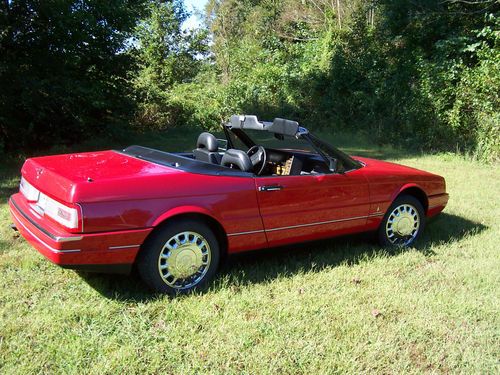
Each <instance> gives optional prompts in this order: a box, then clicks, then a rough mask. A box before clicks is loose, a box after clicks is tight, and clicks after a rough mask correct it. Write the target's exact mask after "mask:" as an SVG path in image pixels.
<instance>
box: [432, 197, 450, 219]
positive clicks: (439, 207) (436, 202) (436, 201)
mask: <svg viewBox="0 0 500 375" xmlns="http://www.w3.org/2000/svg"><path fill="white" fill-rule="evenodd" d="M448 198H449V195H448V194H447V193H443V194H437V195H431V196H429V198H428V199H429V207H428V209H427V217H433V216H436V215H437V214H438V213H440V212H441V211H443V210H444V208H445V207H446V204H447V203H448Z"/></svg>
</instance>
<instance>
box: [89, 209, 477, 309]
mask: <svg viewBox="0 0 500 375" xmlns="http://www.w3.org/2000/svg"><path fill="white" fill-rule="evenodd" d="M486 228H487V227H486V226H484V225H482V224H479V223H475V222H472V221H470V220H467V219H464V218H462V217H460V216H456V215H451V214H447V213H443V214H441V215H440V216H438V217H437V218H435V219H434V220H432V221H431V222H430V223H429V225H428V226H427V228H426V231H425V232H424V235H423V237H422V238H421V239H420V241H419V242H418V243H417V246H416V247H415V249H416V250H417V251H419V252H421V253H422V254H424V255H425V256H428V257H430V256H433V255H434V251H433V248H434V246H437V245H440V244H443V243H450V242H455V241H460V240H461V239H462V238H464V237H465V236H467V235H469V234H477V233H479V232H481V231H483V230H485V229H486ZM374 237H375V236H374V234H373V233H365V234H358V235H353V236H344V237H337V238H332V239H328V240H322V241H315V242H309V243H304V244H298V245H293V246H286V247H281V248H275V249H266V250H260V251H254V252H248V253H244V254H239V255H233V256H231V257H229V258H228V260H227V261H226V262H225V263H224V264H223V265H222V267H221V269H220V271H219V276H218V277H216V281H215V282H214V283H213V285H212V288H214V289H215V290H217V289H218V288H221V287H223V285H227V283H229V285H231V284H233V285H248V284H255V283H266V282H269V281H271V280H273V279H275V278H278V277H287V276H293V275H294V274H297V273H305V272H310V271H314V272H318V271H321V270H322V269H325V268H329V267H335V266H338V265H341V264H344V265H349V266H352V265H356V264H358V263H360V262H361V261H369V260H370V259H371V258H374V257H377V256H398V255H399V254H401V253H404V252H405V251H407V250H406V249H403V248H400V249H387V248H382V247H380V246H379V245H378V244H376V243H375V240H374ZM79 275H80V276H81V277H82V278H83V280H85V281H86V282H87V283H88V284H89V285H90V286H92V287H93V288H95V289H96V290H97V291H98V292H99V293H101V294H102V295H103V296H104V297H106V298H111V299H116V300H121V301H126V302H145V301H148V300H153V299H156V298H158V295H157V294H155V293H152V292H150V291H149V290H148V289H147V288H146V286H145V285H144V284H143V283H142V282H141V281H140V280H139V278H138V277H137V276H136V275H132V276H121V275H102V274H90V273H83V272H81V273H79Z"/></svg>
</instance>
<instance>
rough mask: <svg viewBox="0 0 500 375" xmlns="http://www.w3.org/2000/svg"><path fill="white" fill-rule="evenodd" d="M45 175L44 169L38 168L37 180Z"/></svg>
mask: <svg viewBox="0 0 500 375" xmlns="http://www.w3.org/2000/svg"><path fill="white" fill-rule="evenodd" d="M42 174H43V168H36V178H37V179H39V178H40V176H41V175H42Z"/></svg>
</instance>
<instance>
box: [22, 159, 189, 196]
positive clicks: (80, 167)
mask: <svg viewBox="0 0 500 375" xmlns="http://www.w3.org/2000/svg"><path fill="white" fill-rule="evenodd" d="M184 173H186V172H184V171H181V170H177V169H174V168H169V167H167V166H163V165H158V164H154V163H151V162H148V161H145V160H140V159H137V158H134V157H130V156H127V155H124V154H121V153H119V152H116V151H99V152H85V153H77V154H66V155H54V156H44V157H37V158H31V159H28V160H26V162H25V163H24V165H23V168H22V175H23V177H24V178H25V179H26V180H27V181H28V182H29V183H30V184H32V185H34V186H35V187H36V188H38V189H39V190H41V191H42V192H44V193H46V194H48V195H50V196H52V197H54V198H56V199H58V200H59V201H62V202H70V203H75V202H94V201H99V200H102V199H103V198H106V200H119V199H124V198H129V196H126V195H125V193H122V192H120V189H119V188H118V189H117V186H120V185H121V184H127V187H128V189H127V190H128V191H129V192H130V189H133V186H134V184H135V183H136V182H137V181H139V180H140V181H141V185H142V186H144V182H145V180H148V179H150V180H151V184H152V185H151V186H155V181H157V179H158V178H159V177H162V179H163V181H165V176H166V175H169V174H170V175H179V174H184ZM141 190H142V189H141ZM151 193H153V192H151ZM141 197H142V198H148V192H147V191H141Z"/></svg>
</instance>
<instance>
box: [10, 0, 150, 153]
mask: <svg viewBox="0 0 500 375" xmlns="http://www.w3.org/2000/svg"><path fill="white" fill-rule="evenodd" d="M143 3H144V1H141V0H108V1H99V0H87V1H76V0H59V1H44V0H30V1H27V0H24V1H23V0H3V1H2V2H0V147H2V146H1V145H3V147H5V148H6V149H7V150H13V149H17V148H20V147H23V148H25V149H27V148H39V147H42V146H47V145H50V144H54V143H55V142H75V141H77V140H80V139H81V138H82V137H86V136H88V135H89V134H92V135H94V134H96V133H98V132H99V131H101V130H103V129H104V128H107V125H109V124H111V123H116V122H117V121H121V120H122V119H123V118H124V116H126V115H127V114H128V112H129V111H130V108H131V105H130V102H128V101H127V99H126V98H127V96H128V92H129V91H128V90H129V86H128V84H127V82H126V75H127V71H128V69H129V67H130V62H131V61H130V57H129V56H128V55H127V54H125V53H123V52H124V48H125V46H126V41H127V40H128V38H129V37H130V35H131V34H130V32H131V31H132V30H133V28H134V26H135V24H136V20H137V17H138V16H139V15H140V13H141V10H142V5H143Z"/></svg>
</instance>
